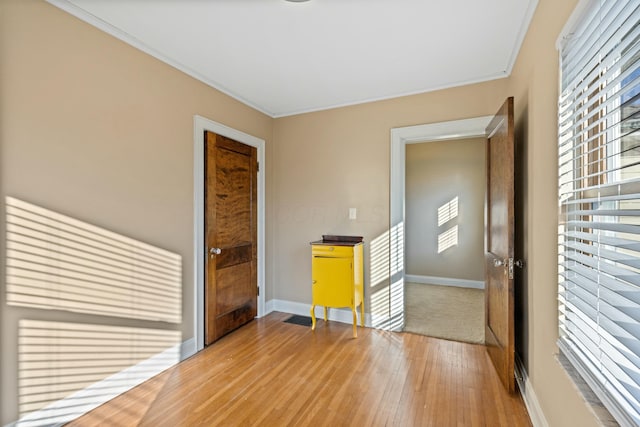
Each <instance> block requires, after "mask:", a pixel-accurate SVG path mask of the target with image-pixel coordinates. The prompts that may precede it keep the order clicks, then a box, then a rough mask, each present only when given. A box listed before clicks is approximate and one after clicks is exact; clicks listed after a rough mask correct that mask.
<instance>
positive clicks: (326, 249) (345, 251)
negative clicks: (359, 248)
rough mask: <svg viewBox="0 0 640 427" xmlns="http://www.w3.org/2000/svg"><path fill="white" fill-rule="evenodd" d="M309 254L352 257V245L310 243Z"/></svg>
mask: <svg viewBox="0 0 640 427" xmlns="http://www.w3.org/2000/svg"><path fill="white" fill-rule="evenodd" d="M311 254H312V255H313V256H321V257H330V258H342V257H352V256H353V247H351V246H333V245H312V246H311Z"/></svg>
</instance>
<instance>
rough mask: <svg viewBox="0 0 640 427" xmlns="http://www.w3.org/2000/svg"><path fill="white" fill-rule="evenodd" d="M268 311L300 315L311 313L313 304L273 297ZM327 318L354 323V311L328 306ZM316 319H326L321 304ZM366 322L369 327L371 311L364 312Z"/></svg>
mask: <svg viewBox="0 0 640 427" xmlns="http://www.w3.org/2000/svg"><path fill="white" fill-rule="evenodd" d="M266 306H267V313H271V312H272V311H281V312H284V313H291V314H298V315H300V316H310V315H311V311H310V310H311V304H304V303H300V302H293V301H286V300H279V299H272V300H270V301H267V304H266ZM327 318H328V319H329V320H333V321H336V322H342V323H348V324H350V325H351V324H353V313H352V312H351V310H350V309H348V308H328V309H327ZM316 319H324V312H323V308H322V307H321V306H317V307H316ZM359 324H360V310H358V325H359ZM364 324H365V326H367V327H371V315H370V314H369V313H365V314H364Z"/></svg>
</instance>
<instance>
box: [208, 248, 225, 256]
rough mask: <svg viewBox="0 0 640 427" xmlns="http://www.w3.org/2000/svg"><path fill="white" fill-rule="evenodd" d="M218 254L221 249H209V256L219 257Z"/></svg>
mask: <svg viewBox="0 0 640 427" xmlns="http://www.w3.org/2000/svg"><path fill="white" fill-rule="evenodd" d="M220 252H222V249H220V248H209V253H210V254H211V255H220Z"/></svg>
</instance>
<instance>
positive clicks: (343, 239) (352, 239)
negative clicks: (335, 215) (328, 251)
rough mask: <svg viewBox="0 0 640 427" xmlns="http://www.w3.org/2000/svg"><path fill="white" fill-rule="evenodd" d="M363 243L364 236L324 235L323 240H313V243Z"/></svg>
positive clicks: (338, 244) (334, 244)
mask: <svg viewBox="0 0 640 427" xmlns="http://www.w3.org/2000/svg"><path fill="white" fill-rule="evenodd" d="M362 243H363V239H362V236H334V235H323V236H322V240H316V241H314V242H311V244H312V245H331V246H355V245H359V244H362Z"/></svg>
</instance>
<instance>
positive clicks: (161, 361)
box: [8, 338, 196, 427]
mask: <svg viewBox="0 0 640 427" xmlns="http://www.w3.org/2000/svg"><path fill="white" fill-rule="evenodd" d="M195 353H196V340H195V338H191V339H189V340H187V341H184V342H182V343H181V344H176V345H174V346H172V347H170V348H168V349H166V350H164V351H163V352H161V353H158V354H156V355H154V356H151V357H150V358H148V359H146V360H143V361H142V362H140V363H137V364H136V365H133V366H131V367H129V368H127V369H124V370H122V371H120V372H118V373H116V374H113V375H111V376H109V377H107V378H105V379H104V380H102V381H98V382H97V383H95V384H91V385H90V386H88V387H86V388H84V389H82V390H79V391H77V392H75V393H73V394H71V395H69V396H67V397H65V398H64V399H61V400H58V401H56V402H54V403H52V404H50V405H48V406H46V407H44V408H42V409H40V410H38V411H35V412H31V413H29V414H27V415H25V416H24V417H22V418H21V419H19V420H18V421H16V422H14V423H11V424H8V426H15V427H31V426H43V425H47V426H62V425H64V424H66V423H68V422H70V421H72V420H74V419H76V418H78V417H80V416H81V415H84V414H86V413H87V412H89V411H91V410H93V409H95V408H97V407H98V406H100V405H102V404H104V403H105V402H108V401H109V400H111V399H113V398H114V397H117V396H119V395H120V394H122V393H124V392H126V391H129V390H131V389H132V388H134V387H136V386H138V385H140V384H142V383H143V382H145V381H147V380H149V379H150V378H152V377H154V376H156V375H158V374H159V373H161V372H162V371H165V370H166V369H168V368H170V367H172V366H174V365H176V364H177V363H178V362H180V361H181V360H184V359H186V358H187V357H190V356H192V355H193V354H195Z"/></svg>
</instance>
